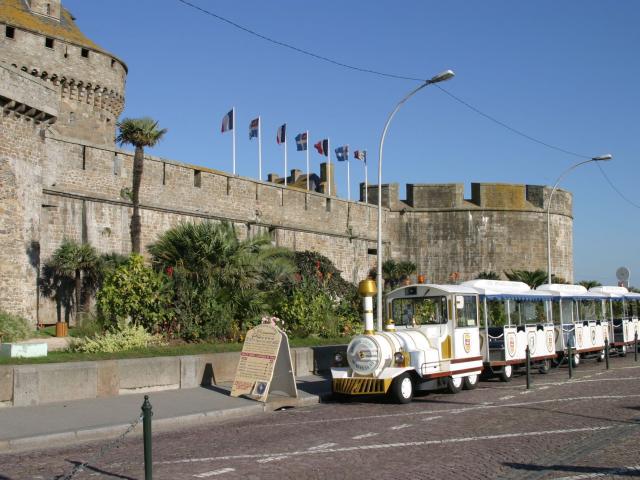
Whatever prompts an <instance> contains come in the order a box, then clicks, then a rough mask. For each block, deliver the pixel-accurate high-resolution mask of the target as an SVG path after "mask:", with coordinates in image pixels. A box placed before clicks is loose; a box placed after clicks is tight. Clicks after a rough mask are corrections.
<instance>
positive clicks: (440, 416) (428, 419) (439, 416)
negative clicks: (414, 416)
mask: <svg viewBox="0 0 640 480" xmlns="http://www.w3.org/2000/svg"><path fill="white" fill-rule="evenodd" d="M439 418H442V415H438V416H437V417H427V418H423V419H422V421H423V422H430V421H431V420H437V419H439Z"/></svg>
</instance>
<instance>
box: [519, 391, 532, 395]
mask: <svg viewBox="0 0 640 480" xmlns="http://www.w3.org/2000/svg"><path fill="white" fill-rule="evenodd" d="M527 393H531V390H525V391H524V392H520V395H526V394H527Z"/></svg>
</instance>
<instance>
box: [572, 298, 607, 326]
mask: <svg viewBox="0 0 640 480" xmlns="http://www.w3.org/2000/svg"><path fill="white" fill-rule="evenodd" d="M578 304H579V307H578V308H579V313H580V320H590V321H596V320H603V319H604V312H603V310H602V300H580V301H579V302H578Z"/></svg>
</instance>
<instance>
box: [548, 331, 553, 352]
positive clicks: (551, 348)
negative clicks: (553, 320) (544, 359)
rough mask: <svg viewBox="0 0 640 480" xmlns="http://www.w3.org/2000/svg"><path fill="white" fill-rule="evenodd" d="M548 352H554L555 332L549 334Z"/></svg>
mask: <svg viewBox="0 0 640 480" xmlns="http://www.w3.org/2000/svg"><path fill="white" fill-rule="evenodd" d="M547 351H548V352H549V353H551V352H553V332H547Z"/></svg>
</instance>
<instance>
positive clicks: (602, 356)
mask: <svg viewBox="0 0 640 480" xmlns="http://www.w3.org/2000/svg"><path fill="white" fill-rule="evenodd" d="M604 355H605V353H604V350H602V351H601V352H600V353H599V354H598V363H602V362H604Z"/></svg>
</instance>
